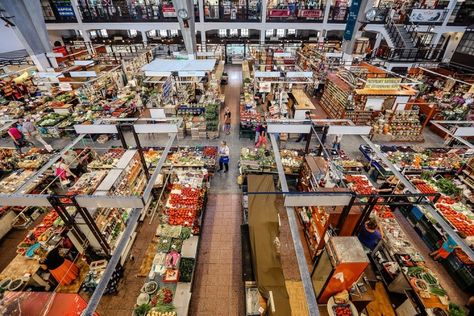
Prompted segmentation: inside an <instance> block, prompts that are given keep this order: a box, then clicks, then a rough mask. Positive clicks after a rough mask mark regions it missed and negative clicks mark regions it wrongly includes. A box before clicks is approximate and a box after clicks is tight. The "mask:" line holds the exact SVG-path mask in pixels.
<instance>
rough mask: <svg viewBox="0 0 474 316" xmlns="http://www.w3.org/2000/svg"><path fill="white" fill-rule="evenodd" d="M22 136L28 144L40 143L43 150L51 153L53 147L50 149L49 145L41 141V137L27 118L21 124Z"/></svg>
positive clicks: (29, 118)
mask: <svg viewBox="0 0 474 316" xmlns="http://www.w3.org/2000/svg"><path fill="white" fill-rule="evenodd" d="M23 134H24V135H25V136H26V139H27V140H28V141H29V142H31V143H33V144H34V143H35V142H34V140H37V141H38V142H40V143H41V144H42V145H43V146H44V148H46V150H47V151H48V152H52V151H53V147H51V145H49V144H48V143H47V142H46V141H45V140H44V139H43V137H41V135H40V133H39V132H38V130H37V129H36V127H35V125H34V124H33V121H32V119H31V117H27V118H26V119H25V122H24V123H23Z"/></svg>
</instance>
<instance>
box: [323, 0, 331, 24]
mask: <svg viewBox="0 0 474 316" xmlns="http://www.w3.org/2000/svg"><path fill="white" fill-rule="evenodd" d="M331 5H332V0H327V1H326V7H325V8H324V18H323V28H324V29H325V30H326V29H327V27H326V24H327V23H328V20H329V12H330V11H331Z"/></svg>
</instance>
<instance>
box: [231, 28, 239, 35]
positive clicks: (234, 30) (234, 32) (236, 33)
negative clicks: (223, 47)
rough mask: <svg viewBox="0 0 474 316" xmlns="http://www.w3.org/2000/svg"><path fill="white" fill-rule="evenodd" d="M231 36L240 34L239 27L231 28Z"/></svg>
mask: <svg viewBox="0 0 474 316" xmlns="http://www.w3.org/2000/svg"><path fill="white" fill-rule="evenodd" d="M229 36H231V37H232V36H239V31H238V30H237V29H230V31H229Z"/></svg>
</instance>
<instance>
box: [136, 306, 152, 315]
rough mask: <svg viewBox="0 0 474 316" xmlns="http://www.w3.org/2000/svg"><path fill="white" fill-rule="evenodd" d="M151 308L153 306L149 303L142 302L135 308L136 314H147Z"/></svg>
mask: <svg viewBox="0 0 474 316" xmlns="http://www.w3.org/2000/svg"><path fill="white" fill-rule="evenodd" d="M150 309H151V306H150V305H149V304H142V305H140V306H138V307H137V308H135V315H136V316H146V314H148V311H149V310H150Z"/></svg>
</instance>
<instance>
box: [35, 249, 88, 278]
mask: <svg viewBox="0 0 474 316" xmlns="http://www.w3.org/2000/svg"><path fill="white" fill-rule="evenodd" d="M39 263H40V265H41V267H42V268H43V269H45V270H46V269H47V270H49V272H51V274H52V275H53V277H54V279H55V280H56V281H57V282H58V283H59V284H61V285H68V284H71V283H72V282H73V281H74V280H75V279H77V277H78V276H79V267H78V266H77V265H75V264H74V263H73V262H71V261H70V260H68V259H65V258H64V257H62V256H61V255H60V254H59V248H58V247H56V248H53V249H52V250H51V251H50V252H48V254H47V255H46V257H45V258H43V259H41V260H40V261H39Z"/></svg>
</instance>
